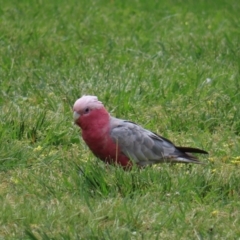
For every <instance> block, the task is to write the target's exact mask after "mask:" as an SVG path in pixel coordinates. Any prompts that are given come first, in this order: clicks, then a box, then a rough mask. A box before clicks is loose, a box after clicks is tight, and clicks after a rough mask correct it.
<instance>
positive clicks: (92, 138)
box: [73, 96, 207, 168]
mask: <svg viewBox="0 0 240 240" xmlns="http://www.w3.org/2000/svg"><path fill="white" fill-rule="evenodd" d="M73 117H74V122H75V124H77V125H78V126H79V127H80V128H81V130H82V138H83V140H84V141H85V143H86V144H87V145H88V147H89V148H90V150H91V151H92V152H93V154H94V155H95V156H96V157H97V158H99V159H101V160H102V161H104V162H106V163H110V164H111V163H115V164H119V165H121V166H123V167H124V168H131V167H132V165H133V164H134V163H135V164H136V165H138V166H140V167H144V166H146V165H152V164H156V163H164V162H170V163H201V162H200V161H199V160H198V158H197V157H195V156H193V155H192V154H191V153H202V154H207V152H206V151H204V150H201V149H198V148H190V147H178V146H175V145H174V144H173V143H172V142H171V141H169V140H168V139H166V138H164V137H161V136H160V135H158V134H156V133H154V132H151V131H149V130H147V129H144V128H142V127H141V126H139V125H137V124H136V123H134V122H131V121H127V120H122V119H118V118H115V117H112V116H111V115H110V114H109V113H108V111H107V110H106V109H105V107H104V105H103V104H102V102H100V101H99V100H98V98H97V97H96V96H82V97H81V98H79V99H78V100H77V101H76V102H75V103H74V106H73Z"/></svg>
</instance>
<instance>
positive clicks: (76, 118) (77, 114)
mask: <svg viewBox="0 0 240 240" xmlns="http://www.w3.org/2000/svg"><path fill="white" fill-rule="evenodd" d="M79 117H80V114H79V113H77V112H75V111H74V112H73V120H74V122H76V121H77V120H78V119H79Z"/></svg>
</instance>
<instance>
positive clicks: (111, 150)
mask: <svg viewBox="0 0 240 240" xmlns="http://www.w3.org/2000/svg"><path fill="white" fill-rule="evenodd" d="M104 110H105V109H99V110H95V111H93V112H92V113H91V115H90V116H89V117H88V118H86V119H83V120H82V121H84V122H82V125H84V126H85V128H82V137H83V139H84V141H85V142H86V144H87V145H88V147H89V148H90V150H91V151H92V152H93V153H94V155H95V156H97V157H98V158H100V159H101V160H103V161H105V162H107V163H110V164H112V163H117V164H119V165H121V166H123V167H131V165H132V164H131V161H130V160H129V158H128V157H127V156H125V155H124V154H123V153H122V152H121V149H119V147H118V146H117V144H116V143H115V142H114V141H113V140H112V138H111V136H110V124H109V114H108V113H107V112H105V111H106V110H105V111H104ZM106 113H107V114H106Z"/></svg>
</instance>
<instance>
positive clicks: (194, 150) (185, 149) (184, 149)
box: [176, 147, 208, 154]
mask: <svg viewBox="0 0 240 240" xmlns="http://www.w3.org/2000/svg"><path fill="white" fill-rule="evenodd" d="M176 148H177V149H178V150H179V151H181V152H184V153H202V154H208V152H206V151H204V150H202V149H199V148H191V147H176Z"/></svg>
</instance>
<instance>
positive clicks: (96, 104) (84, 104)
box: [73, 95, 109, 129]
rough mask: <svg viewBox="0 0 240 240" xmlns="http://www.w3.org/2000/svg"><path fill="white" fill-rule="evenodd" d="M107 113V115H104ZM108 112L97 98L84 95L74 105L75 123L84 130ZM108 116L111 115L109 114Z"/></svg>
mask: <svg viewBox="0 0 240 240" xmlns="http://www.w3.org/2000/svg"><path fill="white" fill-rule="evenodd" d="M104 113H105V114H104ZM106 113H107V111H106V109H105V108H104V106H103V104H102V102H100V101H98V98H97V97H96V96H89V95H84V96H82V97H81V98H79V99H78V100H77V101H76V102H75V103H74V105H73V118H74V122H75V123H76V124H77V125H78V126H80V127H81V128H82V129H83V128H84V127H85V126H86V125H90V124H92V123H93V121H96V120H97V118H99V116H102V115H106ZM107 115H109V114H108V113H107Z"/></svg>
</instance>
